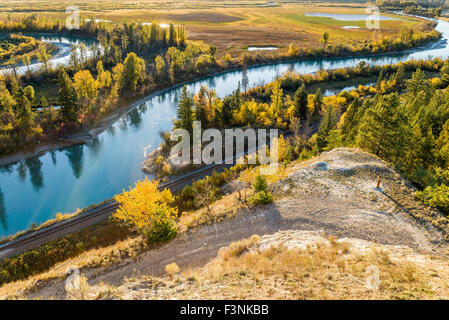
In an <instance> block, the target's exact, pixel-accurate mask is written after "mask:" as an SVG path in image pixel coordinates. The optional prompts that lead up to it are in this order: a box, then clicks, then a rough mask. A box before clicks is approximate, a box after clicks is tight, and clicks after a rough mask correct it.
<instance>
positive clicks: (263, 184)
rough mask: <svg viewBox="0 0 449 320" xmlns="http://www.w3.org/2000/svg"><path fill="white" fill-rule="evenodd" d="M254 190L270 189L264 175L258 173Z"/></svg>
mask: <svg viewBox="0 0 449 320" xmlns="http://www.w3.org/2000/svg"><path fill="white" fill-rule="evenodd" d="M253 188H254V191H256V192H261V191H267V190H268V184H267V181H266V180H265V178H264V177H262V176H261V175H260V174H259V175H257V177H256V180H254V183H253Z"/></svg>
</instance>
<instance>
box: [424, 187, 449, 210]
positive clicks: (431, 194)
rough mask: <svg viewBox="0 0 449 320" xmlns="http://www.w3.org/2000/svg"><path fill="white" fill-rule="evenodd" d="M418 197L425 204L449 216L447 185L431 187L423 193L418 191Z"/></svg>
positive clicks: (448, 188)
mask: <svg viewBox="0 0 449 320" xmlns="http://www.w3.org/2000/svg"><path fill="white" fill-rule="evenodd" d="M416 195H417V197H418V198H419V199H421V200H422V201H424V203H425V204H427V205H429V206H431V207H434V208H438V209H439V210H440V211H441V212H443V213H445V214H449V187H448V186H447V185H445V184H441V185H439V186H436V187H435V186H429V187H427V188H425V189H424V190H423V191H418V192H417V193H416Z"/></svg>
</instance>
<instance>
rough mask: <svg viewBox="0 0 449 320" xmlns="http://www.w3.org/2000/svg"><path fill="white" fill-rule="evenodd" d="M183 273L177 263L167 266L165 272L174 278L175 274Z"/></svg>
mask: <svg viewBox="0 0 449 320" xmlns="http://www.w3.org/2000/svg"><path fill="white" fill-rule="evenodd" d="M179 271H181V270H180V269H179V267H178V265H177V264H176V263H174V262H173V263H170V264H167V265H166V266H165V272H167V273H168V275H169V276H170V277H173V276H174V275H175V274H177V273H179Z"/></svg>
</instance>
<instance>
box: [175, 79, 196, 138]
mask: <svg viewBox="0 0 449 320" xmlns="http://www.w3.org/2000/svg"><path fill="white" fill-rule="evenodd" d="M193 105H194V103H193V99H192V98H191V97H190V94H189V92H188V91H187V86H186V85H184V87H182V91H181V96H180V97H179V102H178V108H177V118H178V122H177V127H178V128H182V129H186V130H188V131H189V132H190V133H192V126H193Z"/></svg>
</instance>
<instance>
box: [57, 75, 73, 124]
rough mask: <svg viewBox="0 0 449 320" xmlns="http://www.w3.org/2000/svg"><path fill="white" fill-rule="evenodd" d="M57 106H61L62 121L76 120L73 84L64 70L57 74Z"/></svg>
mask: <svg viewBox="0 0 449 320" xmlns="http://www.w3.org/2000/svg"><path fill="white" fill-rule="evenodd" d="M58 101H59V104H60V105H61V106H62V116H63V118H64V120H67V121H76V120H77V118H78V105H77V96H76V92H75V88H74V86H73V82H72V80H71V79H70V77H69V76H68V75H67V73H66V72H65V70H64V69H62V71H61V73H60V74H59V95H58Z"/></svg>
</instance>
